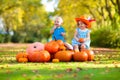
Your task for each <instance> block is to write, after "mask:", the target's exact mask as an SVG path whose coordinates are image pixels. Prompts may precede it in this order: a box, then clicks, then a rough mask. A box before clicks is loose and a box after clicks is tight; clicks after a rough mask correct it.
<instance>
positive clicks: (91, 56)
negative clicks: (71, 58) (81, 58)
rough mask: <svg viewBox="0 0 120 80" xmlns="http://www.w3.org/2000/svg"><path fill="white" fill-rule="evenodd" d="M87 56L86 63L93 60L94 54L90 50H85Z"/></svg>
mask: <svg viewBox="0 0 120 80" xmlns="http://www.w3.org/2000/svg"><path fill="white" fill-rule="evenodd" d="M85 52H86V53H87V55H88V61H92V60H94V52H93V51H92V50H85Z"/></svg>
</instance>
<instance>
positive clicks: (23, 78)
mask: <svg viewBox="0 0 120 80" xmlns="http://www.w3.org/2000/svg"><path fill="white" fill-rule="evenodd" d="M25 49H26V46H23V45H22V46H21V45H19V46H18V45H17V46H12V47H11V46H8V47H7V46H2V47H1V46H0V79H1V80H120V79H119V78H120V77H119V76H120V52H104V53H101V52H100V53H96V54H95V60H94V61H90V62H73V61H71V62H59V63H52V62H48V63H31V62H28V63H18V62H17V61H16V59H15V56H16V54H17V52H19V51H25Z"/></svg>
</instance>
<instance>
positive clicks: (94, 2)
mask: <svg viewBox="0 0 120 80" xmlns="http://www.w3.org/2000/svg"><path fill="white" fill-rule="evenodd" d="M56 15H60V16H62V17H63V19H64V22H65V23H64V24H63V25H64V26H65V28H66V30H67V32H68V34H67V36H68V39H71V38H72V37H73V35H72V34H70V33H71V32H74V28H75V27H76V25H75V20H74V18H75V17H80V16H81V15H84V16H86V17H88V16H91V17H93V18H95V19H96V23H97V25H95V26H96V27H102V25H106V26H107V25H113V26H112V27H114V29H115V27H120V26H119V24H120V23H119V21H120V0H64V1H63V0H59V4H58V8H57V9H56ZM93 28H94V26H93ZM69 34H70V35H71V36H69Z"/></svg>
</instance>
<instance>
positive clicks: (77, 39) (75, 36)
mask: <svg viewBox="0 0 120 80" xmlns="http://www.w3.org/2000/svg"><path fill="white" fill-rule="evenodd" d="M77 34H78V32H77V30H75V33H74V38H75V39H76V41H79V38H77Z"/></svg>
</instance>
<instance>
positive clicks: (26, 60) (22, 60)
mask: <svg viewBox="0 0 120 80" xmlns="http://www.w3.org/2000/svg"><path fill="white" fill-rule="evenodd" d="M18 62H28V58H19V59H18Z"/></svg>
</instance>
